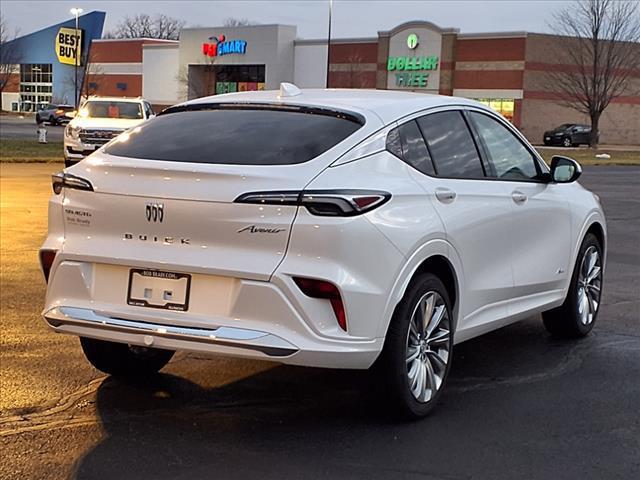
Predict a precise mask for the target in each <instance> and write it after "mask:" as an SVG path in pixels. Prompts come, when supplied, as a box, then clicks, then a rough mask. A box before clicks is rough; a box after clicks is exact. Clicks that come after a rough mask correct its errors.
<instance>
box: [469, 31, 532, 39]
mask: <svg viewBox="0 0 640 480" xmlns="http://www.w3.org/2000/svg"><path fill="white" fill-rule="evenodd" d="M528 34H529V32H522V31H520V32H479V33H459V34H458V38H459V39H461V40H472V39H478V40H480V39H490V38H524V37H526V36H527V35H528Z"/></svg>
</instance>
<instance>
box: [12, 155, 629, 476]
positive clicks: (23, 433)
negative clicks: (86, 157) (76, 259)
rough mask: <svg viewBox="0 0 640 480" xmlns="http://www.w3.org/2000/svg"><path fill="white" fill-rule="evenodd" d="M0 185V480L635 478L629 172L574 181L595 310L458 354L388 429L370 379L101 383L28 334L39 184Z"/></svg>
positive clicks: (36, 328) (195, 374) (203, 368)
mask: <svg viewBox="0 0 640 480" xmlns="http://www.w3.org/2000/svg"><path fill="white" fill-rule="evenodd" d="M0 168H1V171H0V177H1V181H2V184H1V189H0V191H1V195H2V202H1V210H0V218H1V220H2V222H1V225H2V237H1V240H2V257H1V264H2V274H1V282H2V285H1V287H2V288H1V289H0V295H1V300H2V302H1V303H2V319H1V326H2V328H1V330H0V331H1V336H0V340H1V349H0V382H1V383H0V386H1V395H0V448H1V450H2V455H1V457H0V478H2V479H5V478H6V479H9V478H11V479H15V478H21V479H24V478H33V479H42V478H78V479H101V478H118V479H128V478H132V479H133V478H135V479H140V478H156V479H163V478H172V479H192V478H224V479H226V478H239V479H247V478H266V479H269V478H274V479H275V478H277V479H280V478H283V477H285V478H286V477H289V478H305V479H324V478H326V479H336V478H363V479H367V480H372V479H395V478H399V479H400V478H401V479H470V478H474V479H510V480H511V479H514V478H527V479H554V480H555V479H576V478H583V479H636V478H640V413H639V412H640V381H639V380H638V379H640V251H639V250H638V245H639V244H640V188H639V186H640V167H586V168H585V173H584V174H583V177H582V180H581V182H582V183H583V185H585V186H586V187H588V188H590V189H592V190H593V191H595V192H596V193H598V194H599V195H600V196H601V199H602V202H603V205H604V208H605V211H606V214H607V219H608V226H609V251H608V263H607V270H606V275H605V287H604V294H603V303H602V310H601V311H600V314H599V319H598V324H597V325H596V327H595V329H594V331H593V333H592V334H590V335H589V336H588V337H587V338H585V339H584V340H582V341H579V342H565V341H559V340H554V339H551V338H550V337H549V336H548V335H547V333H546V331H545V330H544V328H543V326H542V323H541V321H540V319H539V318H531V319H528V320H526V321H524V322H521V323H518V324H515V325H512V326H509V327H506V328H503V329H501V330H498V331H496V332H493V333H491V334H488V335H485V336H483V337H480V338H477V339H474V340H472V341H469V342H466V343H464V344H461V345H458V346H457V347H456V350H455V352H454V363H453V368H452V371H451V376H450V378H449V384H448V387H447V390H446V392H445V394H444V395H443V398H442V401H441V403H440V405H439V407H438V408H437V409H436V411H435V412H434V413H433V414H432V415H431V416H430V417H428V418H426V419H424V420H422V421H419V422H413V423H399V422H397V421H395V420H393V418H391V417H390V416H389V415H387V413H388V412H385V411H384V410H382V408H381V406H380V405H379V404H378V402H376V399H375V398H374V397H373V396H372V395H371V389H370V388H369V383H371V382H374V383H375V381H376V379H375V378H371V376H369V375H367V374H365V373H361V372H340V371H324V370H317V369H305V368H294V367H284V366H276V365H272V364H267V363H259V362H254V361H245V360H231V359H223V358H210V357H204V356H197V355H186V354H178V355H177V356H176V357H174V360H173V361H172V362H171V363H170V364H169V365H168V366H167V367H166V368H165V369H164V370H163V373H162V374H161V375H159V376H158V377H157V378H153V379H149V380H148V381H147V382H144V383H143V384H141V385H133V384H127V383H122V382H118V381H115V380H112V379H110V378H107V377H105V376H104V375H102V374H100V373H99V372H97V371H96V370H94V369H92V368H91V367H90V366H89V364H88V363H87V362H86V361H85V360H84V358H83V356H82V354H81V352H80V347H79V344H78V342H77V340H76V339H75V338H73V337H67V336H60V335H55V334H53V333H51V332H49V331H48V330H47V328H46V327H45V326H44V324H43V322H42V321H41V319H40V318H39V312H40V310H41V307H42V303H43V293H44V284H43V281H42V279H41V275H40V273H39V271H38V266H37V255H36V252H37V248H38V247H39V245H40V243H41V241H42V239H43V237H44V232H45V229H46V217H45V216H46V199H47V197H48V195H49V191H50V188H49V175H50V174H51V173H53V172H55V171H56V170H57V169H60V168H61V166H60V165H51V164H48V165H6V164H3V165H2V166H1V167H0Z"/></svg>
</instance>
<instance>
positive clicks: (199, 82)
mask: <svg viewBox="0 0 640 480" xmlns="http://www.w3.org/2000/svg"><path fill="white" fill-rule="evenodd" d="M187 83H188V98H189V100H191V99H194V98H199V97H206V96H209V95H217V94H221V93H230V92H245V91H250V90H264V83H265V66H264V65H189V73H188V80H187Z"/></svg>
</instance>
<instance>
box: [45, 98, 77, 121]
mask: <svg viewBox="0 0 640 480" xmlns="http://www.w3.org/2000/svg"><path fill="white" fill-rule="evenodd" d="M74 109H75V107H74V106H73V105H63V104H60V105H56V104H53V103H50V104H49V105H46V106H45V107H44V108H43V109H42V110H40V111H39V112H38V113H36V123H38V124H40V123H43V122H49V123H50V124H51V125H59V124H62V123H68V122H69V121H70V120H71V117H68V116H67V113H68V112H72V111H73V110H74Z"/></svg>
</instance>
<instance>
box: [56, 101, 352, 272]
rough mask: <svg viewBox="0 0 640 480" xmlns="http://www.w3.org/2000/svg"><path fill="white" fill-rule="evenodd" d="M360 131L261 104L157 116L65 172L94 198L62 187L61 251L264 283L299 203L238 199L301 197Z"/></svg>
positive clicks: (329, 118) (325, 116)
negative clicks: (272, 194) (87, 185)
mask: <svg viewBox="0 0 640 480" xmlns="http://www.w3.org/2000/svg"><path fill="white" fill-rule="evenodd" d="M361 127H362V124H361V123H359V122H358V121H356V120H355V119H354V118H348V116H345V115H339V116H338V115H332V114H330V113H326V112H325V113H322V114H321V113H318V114H316V113H303V112H301V111H288V110H274V109H266V108H265V109H256V110H250V109H247V108H242V109H230V110H220V109H212V110H198V111H183V112H176V113H171V114H165V115H161V116H159V117H157V118H155V119H153V120H150V121H149V122H147V123H145V124H144V125H141V126H139V127H136V128H134V129H132V130H130V131H128V132H126V133H124V134H123V135H121V136H120V137H118V139H116V140H114V141H113V142H112V143H110V144H109V145H107V146H106V147H105V148H103V149H102V150H101V151H99V152H97V153H96V154H94V155H92V156H91V157H89V158H87V159H86V160H85V161H83V162H81V163H79V164H78V165H76V166H74V167H72V168H70V169H68V170H67V171H68V172H69V173H72V174H74V175H78V176H80V177H83V178H85V179H88V180H89V181H90V182H91V183H92V185H93V188H94V191H81V190H71V189H66V192H65V194H66V197H65V243H64V252H65V254H66V255H67V256H70V257H73V256H77V257H78V258H81V259H83V260H85V261H87V260H89V259H92V260H93V261H95V262H96V263H101V262H104V263H111V264H113V263H116V264H121V265H126V266H135V267H142V268H156V269H163V270H169V271H179V272H180V271H186V272H200V273H208V274H214V275H222V276H232V277H237V278H245V279H255V280H268V279H269V278H270V276H271V274H272V273H273V271H274V270H275V268H276V267H277V266H278V264H279V262H280V261H281V260H282V258H283V255H284V254H285V252H286V248H287V240H288V236H289V230H290V227H291V224H292V222H293V219H294V217H295V214H296V209H297V207H296V206H295V204H291V203H290V202H285V201H283V203H282V205H266V204H243V203H237V202H235V200H236V199H237V198H238V197H239V196H240V195H242V194H246V193H249V192H256V191H258V192H260V191H284V192H290V191H300V190H302V189H303V188H304V186H305V185H306V184H307V183H308V182H309V181H310V180H311V179H312V178H313V177H314V176H315V175H317V174H318V173H319V172H320V171H322V169H324V168H325V167H326V166H327V165H328V164H330V163H331V162H332V161H333V160H335V158H336V155H339V153H337V152H342V151H343V148H342V144H344V141H345V139H347V138H349V140H350V141H351V140H352V139H351V138H350V137H351V136H352V135H353V134H354V133H355V132H357V131H358V130H360V129H361ZM353 141H357V139H353ZM346 143H349V142H346ZM294 203H295V202H294Z"/></svg>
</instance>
